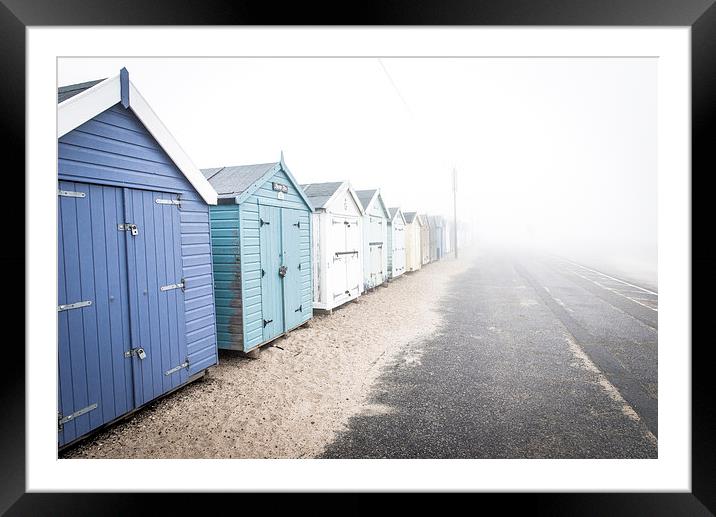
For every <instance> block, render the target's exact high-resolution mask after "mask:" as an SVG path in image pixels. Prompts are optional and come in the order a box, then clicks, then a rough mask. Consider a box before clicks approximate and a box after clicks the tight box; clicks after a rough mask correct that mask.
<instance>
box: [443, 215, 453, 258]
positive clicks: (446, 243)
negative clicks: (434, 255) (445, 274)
mask: <svg viewBox="0 0 716 517" xmlns="http://www.w3.org/2000/svg"><path fill="white" fill-rule="evenodd" d="M452 234H453V226H452V223H451V222H450V220H448V219H447V218H445V219H443V256H447V255H450V254H451V253H452V250H453V244H452V239H453V235H452Z"/></svg>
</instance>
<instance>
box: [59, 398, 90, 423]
mask: <svg viewBox="0 0 716 517" xmlns="http://www.w3.org/2000/svg"><path fill="white" fill-rule="evenodd" d="M93 409H97V402H95V403H94V404H91V405H89V406H87V407H84V408H82V409H80V410H79V411H75V412H74V413H72V414H71V415H67V416H64V417H63V416H62V413H59V412H58V413H57V427H58V429H62V425H63V424H66V423H67V422H69V421H70V420H73V419H75V418H77V417H78V416H81V415H84V414H85V413H89V412H90V411H92V410H93Z"/></svg>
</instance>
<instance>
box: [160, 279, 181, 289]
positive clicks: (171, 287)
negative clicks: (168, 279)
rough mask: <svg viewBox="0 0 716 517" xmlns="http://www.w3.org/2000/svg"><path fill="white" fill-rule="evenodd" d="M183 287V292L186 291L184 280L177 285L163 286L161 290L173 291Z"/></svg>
mask: <svg viewBox="0 0 716 517" xmlns="http://www.w3.org/2000/svg"><path fill="white" fill-rule="evenodd" d="M180 287H181V290H182V291H185V290H186V281H185V280H184V279H183V278H182V279H181V282H179V283H176V284H169V285H163V286H161V287H160V288H159V290H160V291H170V290H171V289H179V288H180Z"/></svg>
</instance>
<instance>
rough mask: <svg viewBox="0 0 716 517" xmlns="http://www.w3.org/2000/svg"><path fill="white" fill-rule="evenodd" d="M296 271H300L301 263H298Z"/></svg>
mask: <svg viewBox="0 0 716 517" xmlns="http://www.w3.org/2000/svg"><path fill="white" fill-rule="evenodd" d="M298 270H299V271H301V263H300V262H299V263H298Z"/></svg>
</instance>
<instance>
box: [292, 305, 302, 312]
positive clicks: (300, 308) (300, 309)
mask: <svg viewBox="0 0 716 517" xmlns="http://www.w3.org/2000/svg"><path fill="white" fill-rule="evenodd" d="M293 312H303V304H301V305H299V306H298V309H296V310H295V311H293Z"/></svg>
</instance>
